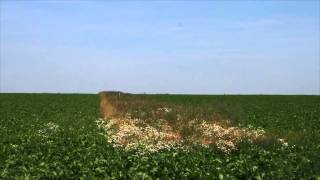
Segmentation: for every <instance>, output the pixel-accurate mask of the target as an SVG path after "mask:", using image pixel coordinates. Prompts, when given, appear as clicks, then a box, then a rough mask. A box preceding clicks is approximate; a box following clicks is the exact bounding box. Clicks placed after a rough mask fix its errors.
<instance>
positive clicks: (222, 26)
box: [0, 1, 320, 94]
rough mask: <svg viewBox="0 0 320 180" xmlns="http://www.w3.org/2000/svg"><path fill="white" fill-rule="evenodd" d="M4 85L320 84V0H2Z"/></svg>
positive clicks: (228, 88)
mask: <svg viewBox="0 0 320 180" xmlns="http://www.w3.org/2000/svg"><path fill="white" fill-rule="evenodd" d="M0 7H1V9H0V10H1V24H0V25H1V29H0V30H1V32H0V33H1V39H0V43H1V44H0V45H1V47H0V48H1V64H0V65H1V77H0V80H1V82H0V85H1V86H0V91H1V92H60V93H96V92H98V91H101V90H121V91H125V92H131V93H141V92H146V93H189V94H190V93H191V94H320V74H319V73H320V60H319V59H320V50H319V49H320V42H319V41H320V32H319V31H320V19H319V16H320V1H260V2H257V1H216V2H214V1H198V2H196V1H171V2H170V1H156V2H155V1H153V2H151V1H150V2H147V1H121V2H116V1H94V2H89V1H29V2H28V1H24V2H22V1H1V4H0Z"/></svg>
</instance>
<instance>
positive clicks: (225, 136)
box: [191, 121, 265, 153]
mask: <svg viewBox="0 0 320 180" xmlns="http://www.w3.org/2000/svg"><path fill="white" fill-rule="evenodd" d="M191 122H192V121H191ZM192 124H193V126H194V123H192ZM195 126H196V129H197V132H199V133H200V135H201V138H200V141H201V143H202V145H204V146H207V145H209V144H215V145H216V146H217V148H219V149H220V150H222V151H224V152H226V153H230V152H231V151H232V150H236V149H237V146H236V145H237V144H238V143H239V142H240V141H241V140H242V139H249V140H256V139H258V138H261V137H263V136H264V135H265V131H264V130H263V129H260V128H259V129H253V128H251V129H250V128H240V127H232V126H228V125H226V124H225V125H224V126H223V125H222V124H221V122H220V123H207V122H205V121H203V122H202V123H200V124H199V125H195Z"/></svg>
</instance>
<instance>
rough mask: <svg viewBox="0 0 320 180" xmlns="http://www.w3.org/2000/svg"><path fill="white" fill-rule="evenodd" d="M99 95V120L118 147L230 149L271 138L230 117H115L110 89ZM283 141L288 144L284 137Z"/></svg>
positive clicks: (163, 112)
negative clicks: (148, 119) (206, 119)
mask: <svg viewBox="0 0 320 180" xmlns="http://www.w3.org/2000/svg"><path fill="white" fill-rule="evenodd" d="M100 97H101V103H100V108H101V114H102V118H100V119H98V120H97V121H96V122H97V124H98V126H99V128H102V129H104V130H105V132H106V134H107V138H108V141H109V142H110V143H113V145H114V146H115V147H123V148H125V149H127V150H131V149H136V150H146V151H149V152H156V151H159V150H161V149H168V148H180V147H186V146H188V145H192V144H197V145H201V146H205V147H209V146H215V147H217V148H218V149H220V150H222V151H223V152H225V153H230V152H231V151H234V150H237V149H238V147H237V146H238V144H239V143H240V142H241V141H242V140H248V141H252V142H256V141H257V142H259V141H260V142H261V141H263V140H265V139H267V138H268V137H267V135H266V133H265V131H264V130H263V129H261V128H253V127H246V128H240V127H236V126H232V125H231V122H230V121H228V120H220V121H211V122H207V121H205V120H199V119H193V120H190V121H179V117H180V115H179V114H177V115H175V116H176V117H175V119H176V121H175V122H174V123H172V121H171V123H169V121H167V120H166V119H163V118H159V119H157V120H155V121H153V122H151V123H150V122H149V121H145V120H142V119H140V118H132V117H131V114H129V113H126V114H125V115H124V116H117V117H115V116H113V113H114V112H115V110H116V108H114V107H113V106H112V105H111V103H110V102H109V100H108V98H107V93H105V92H104V93H100ZM152 112H153V114H157V115H159V117H166V114H170V113H171V112H172V109H171V108H168V107H158V108H156V109H155V110H154V111H152ZM122 113H123V112H122ZM281 143H283V144H286V142H285V141H284V140H282V142H281Z"/></svg>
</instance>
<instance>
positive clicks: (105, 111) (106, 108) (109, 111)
mask: <svg viewBox="0 0 320 180" xmlns="http://www.w3.org/2000/svg"><path fill="white" fill-rule="evenodd" d="M99 95H100V113H101V116H102V117H111V116H112V115H113V114H114V112H115V109H114V108H113V106H112V105H111V103H110V101H109V99H108V93H107V92H100V93H99Z"/></svg>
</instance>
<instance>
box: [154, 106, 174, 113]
mask: <svg viewBox="0 0 320 180" xmlns="http://www.w3.org/2000/svg"><path fill="white" fill-rule="evenodd" d="M157 111H160V112H165V113H169V112H171V111H172V109H171V108H168V107H162V108H158V109H157Z"/></svg>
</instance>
